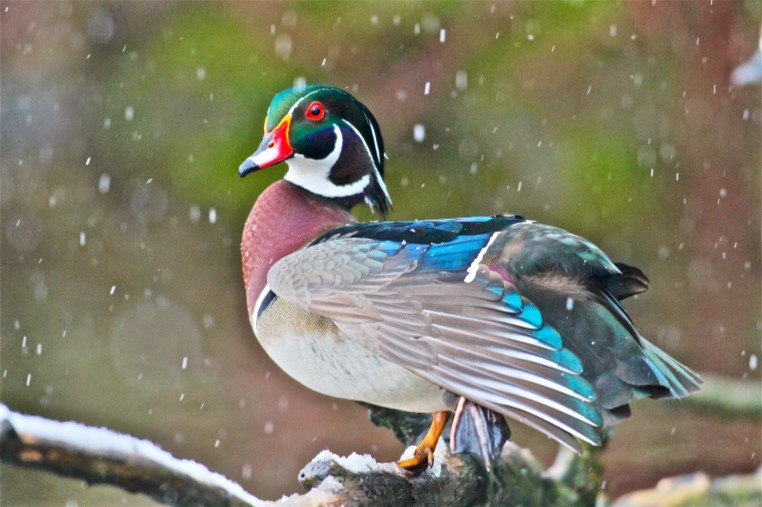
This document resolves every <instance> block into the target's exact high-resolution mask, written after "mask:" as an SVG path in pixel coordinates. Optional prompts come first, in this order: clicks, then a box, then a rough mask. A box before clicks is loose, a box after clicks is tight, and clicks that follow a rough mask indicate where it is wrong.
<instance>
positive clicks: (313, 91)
mask: <svg viewBox="0 0 762 507" xmlns="http://www.w3.org/2000/svg"><path fill="white" fill-rule="evenodd" d="M323 90H325V88H318V89H317V90H312V91H311V92H309V93H308V94H307V95H305V96H304V97H302V98H301V99H299V100H297V101H296V102H294V105H293V106H291V109H289V110H288V114H290V115H291V117H292V118H293V117H294V109H296V108H297V106H298V105H299V104H301V103H302V101H303V100H304V99H306V98H307V97H309V96H310V95H314V94H316V93H317V92H319V91H323Z"/></svg>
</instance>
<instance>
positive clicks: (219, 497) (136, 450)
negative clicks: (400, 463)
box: [0, 405, 600, 507]
mask: <svg viewBox="0 0 762 507" xmlns="http://www.w3.org/2000/svg"><path fill="white" fill-rule="evenodd" d="M387 416H389V417H391V414H387ZM389 420H391V419H389ZM414 427H415V424H412V423H411V426H410V428H411V430H410V431H412V428H414ZM411 450H412V448H410V449H408V452H410V451H411ZM435 456H436V459H435V462H434V466H433V467H431V468H430V469H429V470H427V471H426V472H424V473H423V474H421V475H419V476H417V477H413V476H410V475H408V474H406V473H405V472H403V471H402V470H401V469H400V468H398V467H397V466H396V465H394V464H391V463H385V464H379V463H377V462H376V461H375V460H373V459H372V458H371V457H369V456H367V455H366V456H359V455H357V454H352V455H351V456H349V457H346V458H344V457H340V456H336V455H335V454H333V453H330V452H328V451H323V452H321V453H320V454H318V455H317V456H316V457H315V458H314V459H313V460H312V461H311V462H310V463H308V464H307V466H306V467H304V469H303V470H302V471H301V473H300V474H299V480H300V481H301V483H302V485H304V487H305V488H306V489H309V491H308V492H307V493H305V494H303V495H292V496H290V497H287V498H284V499H281V500H278V501H276V502H268V501H264V500H261V499H259V498H257V497H255V496H253V495H251V494H250V493H248V492H246V491H245V490H244V489H243V487H241V486H240V485H239V484H237V483H235V482H233V481H231V480H229V479H227V478H225V477H223V476H222V475H220V474H217V473H214V472H211V471H209V470H208V469H207V468H206V467H204V466H203V465H201V464H199V463H196V462H193V461H189V460H180V459H177V458H175V457H173V456H171V455H170V454H169V453H167V452H166V451H164V450H162V449H160V448H159V447H158V446H156V445H155V444H153V443H151V442H148V441H146V440H140V439H137V438H135V437H131V436H129V435H124V434H120V433H116V432H114V431H111V430H108V429H106V428H94V427H91V426H85V425H83V424H79V423H74V422H59V421H52V420H49V419H45V418H42V417H36V416H29V415H24V414H19V413H16V412H13V411H11V410H9V409H8V408H7V407H6V406H5V405H0V459H2V461H5V462H8V463H12V464H15V465H18V466H22V467H30V468H36V469H41V470H46V471H49V472H54V473H57V474H60V475H64V476H68V477H74V478H78V479H81V480H84V481H86V482H87V483H89V484H110V485H113V486H117V487H119V488H122V489H124V490H127V491H130V492H133V493H142V494H145V495H147V496H150V497H151V498H153V499H155V500H157V501H159V502H162V503H165V504H169V505H176V506H187V505H230V506H243V505H255V506H262V505H264V506H268V505H278V506H289V507H290V506H302V505H356V506H363V505H405V504H413V503H414V504H416V505H423V506H426V505H437V506H448V505H457V506H468V505H483V504H485V503H487V502H490V503H493V504H494V503H497V504H501V505H526V506H532V505H559V504H563V505H587V504H590V503H591V502H590V500H591V499H592V500H593V501H594V498H595V492H597V491H598V485H599V481H600V474H599V473H594V474H590V473H589V472H588V470H589V469H590V467H589V466H588V465H584V466H582V467H581V468H580V470H584V471H585V473H584V474H582V475H583V477H582V481H581V483H584V488H579V487H575V486H574V483H577V484H580V482H578V478H577V475H575V474H571V475H569V476H568V477H566V478H562V479H560V480H558V479H556V478H552V477H551V476H550V475H549V474H547V473H545V472H544V471H543V467H542V466H541V465H540V464H539V463H538V462H537V461H536V460H535V459H534V458H533V457H532V456H531V454H529V453H528V451H525V450H522V449H520V448H518V447H516V446H515V445H513V444H511V443H509V444H508V445H506V450H505V451H504V453H503V456H502V457H501V459H499V460H497V461H496V462H495V463H494V464H493V466H494V469H493V471H492V472H491V473H488V472H487V471H486V470H485V469H484V467H483V466H482V465H481V463H480V462H479V461H478V460H477V459H476V458H473V457H471V456H467V455H453V454H451V453H450V452H449V450H448V449H447V446H446V445H444V444H443V443H442V442H440V445H439V446H438V447H437V450H436V454H435ZM582 459H592V458H590V457H589V456H587V457H585V458H582ZM575 462H576V461H575ZM569 470H573V467H570V468H569ZM591 475H592V478H591ZM570 477H572V478H573V480H570V479H569V478H570ZM588 491H589V492H591V493H592V495H593V496H592V497H590V496H589V492H588Z"/></svg>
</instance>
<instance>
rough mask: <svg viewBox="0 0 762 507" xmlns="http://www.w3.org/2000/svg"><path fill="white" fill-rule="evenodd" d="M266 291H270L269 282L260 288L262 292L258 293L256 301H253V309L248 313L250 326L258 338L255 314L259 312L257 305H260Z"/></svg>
mask: <svg viewBox="0 0 762 507" xmlns="http://www.w3.org/2000/svg"><path fill="white" fill-rule="evenodd" d="M268 292H270V285H269V284H267V285H265V288H264V289H262V292H260V293H259V296H258V297H257V302H256V303H254V310H253V311H252V312H251V315H249V320H250V321H251V327H252V328H254V334H255V335H257V338H259V332H257V315H258V314H259V307H260V306H262V302H263V301H264V300H265V296H266V295H267V293H268Z"/></svg>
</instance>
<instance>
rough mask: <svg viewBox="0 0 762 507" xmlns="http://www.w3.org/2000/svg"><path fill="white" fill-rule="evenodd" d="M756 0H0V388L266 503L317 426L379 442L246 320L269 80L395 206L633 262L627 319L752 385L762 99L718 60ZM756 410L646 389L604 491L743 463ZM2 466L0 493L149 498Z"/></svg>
mask: <svg viewBox="0 0 762 507" xmlns="http://www.w3.org/2000/svg"><path fill="white" fill-rule="evenodd" d="M761 5H762V4H760V3H759V2H756V1H749V2H710V1H704V2H699V1H695V2H657V3H655V5H652V3H651V2H632V3H628V2H621V3H620V2H598V1H583V0H576V1H547V2H330V3H324V2H308V3H296V2H278V3H271V2H229V3H228V2H226V3H223V2H206V3H201V2H193V3H175V2H73V3H72V2H7V1H6V2H0V21H1V22H2V35H1V37H2V47H1V51H2V53H1V56H2V62H1V63H2V69H1V70H2V74H1V79H2V82H1V83H0V93H1V97H0V98H1V101H0V106H1V107H2V110H1V112H2V131H1V134H2V138H1V140H2V146H1V147H0V155H1V156H2V163H1V166H2V167H1V169H2V173H1V175H2V176H1V178H2V182H1V185H2V193H1V194H0V195H1V197H2V216H1V220H2V238H1V241H2V257H1V262H2V264H1V267H2V273H1V279H2V292H1V295H2V307H1V308H0V312H1V313H0V315H1V316H2V319H1V322H2V324H1V328H0V329H1V331H2V348H1V349H0V352H1V353H2V356H1V364H0V370H1V373H2V374H1V377H0V382H1V384H0V385H1V386H2V390H1V391H0V400H1V401H2V402H3V403H5V404H8V405H9V406H10V407H11V408H12V409H13V410H18V411H23V412H27V413H33V414H41V415H44V416H47V417H52V418H57V419H74V420H78V421H82V422H85V423H88V424H93V425H99V426H108V427H110V428H114V429H116V430H119V431H123V432H127V433H130V434H133V435H136V436H139V437H142V438H148V439H151V440H153V441H155V442H157V443H158V444H160V445H161V446H162V447H164V448H165V449H167V450H169V451H170V452H172V453H173V454H175V455H176V456H179V457H183V458H189V459H194V460H197V461H200V462H202V463H204V464H205V465H207V466H208V467H210V468H211V469H213V470H215V471H218V472H221V473H223V474H225V475H227V476H228V477H230V478H232V479H234V480H236V481H240V482H241V483H242V484H243V485H244V487H246V488H247V489H248V490H249V491H251V492H253V493H255V494H257V495H259V496H262V497H266V498H278V497H280V496H281V495H282V494H286V493H292V492H295V491H299V490H300V486H299V485H298V483H297V480H296V476H297V473H298V471H299V469H300V468H301V467H302V466H303V465H304V464H305V463H306V462H307V461H308V460H309V459H310V458H311V457H312V456H314V455H315V454H316V453H317V452H318V451H319V450H321V449H323V448H330V449H331V450H333V451H336V452H340V453H348V452H351V451H357V452H362V453H372V454H373V455H374V456H375V457H377V458H379V459H384V460H392V459H396V458H397V457H398V456H399V454H400V452H401V451H402V448H401V445H400V444H399V443H398V442H396V441H395V439H394V438H393V436H392V435H391V433H390V432H388V431H385V430H382V429H378V428H375V427H373V425H372V424H371V423H370V422H368V421H367V413H366V410H365V409H364V408H362V407H360V406H359V405H356V404H354V403H352V402H348V401H342V400H334V399H329V398H325V397H322V396H320V395H317V394H315V393H312V392H310V391H309V390H307V389H306V388H303V387H301V386H300V385H298V384H296V383H295V382H293V381H291V380H290V379H289V378H287V377H286V376H285V375H284V374H283V373H281V372H280V371H279V370H278V369H277V367H275V366H274V365H273V364H272V363H271V362H270V360H269V359H268V358H267V357H266V355H265V354H264V353H263V352H262V350H261V349H260V347H259V345H258V344H257V342H256V339H255V338H254V336H253V333H252V331H251V329H250V326H249V323H248V320H247V316H246V308H245V300H244V291H243V284H242V281H241V274H240V273H241V267H240V260H239V245H240V233H241V229H242V227H243V223H244V220H245V218H246V215H247V213H248V211H249V209H250V208H251V205H252V204H253V202H254V200H255V198H256V196H257V195H258V194H259V192H260V191H261V190H262V189H263V188H264V187H265V186H266V185H268V184H269V183H270V182H272V181H274V180H275V179H277V178H280V177H281V176H282V175H283V173H284V168H281V167H277V168H273V169H270V170H268V171H265V172H263V173H261V174H258V175H257V176H256V177H249V178H247V179H245V180H240V179H239V178H238V175H237V167H238V165H239V163H240V162H241V161H242V160H243V159H244V158H245V157H246V156H248V155H250V154H251V153H252V152H253V150H254V149H255V148H256V146H257V145H258V144H259V141H260V138H261V129H262V123H263V120H264V115H265V111H266V109H267V106H268V104H269V102H270V99H271V98H272V96H273V95H274V94H275V93H276V92H278V91H280V90H281V89H283V88H286V87H289V86H292V85H293V84H294V83H298V82H304V81H306V82H325V83H330V84H333V85H337V86H341V87H345V88H347V89H348V90H349V91H350V92H352V93H353V94H355V95H356V96H357V97H358V98H359V99H360V100H361V101H363V102H364V103H365V104H367V105H368V106H369V107H370V108H371V110H372V111H373V112H374V114H375V115H376V117H377V118H378V120H379V123H380V124H381V127H382V129H383V134H384V139H385V142H386V150H387V154H388V157H389V161H388V163H387V184H388V187H389V190H390V192H391V194H392V197H393V199H394V209H393V211H392V213H391V217H390V218H392V219H400V220H401V219H412V218H434V217H445V216H464V215H472V214H493V213H501V212H514V213H520V214H522V215H524V216H526V217H529V218H534V219H537V220H540V221H543V222H546V223H552V224H555V225H559V226H562V227H565V228H567V229H569V230H572V231H573V232H576V233H578V234H581V235H583V236H586V237H588V238H590V239H592V240H593V241H595V242H596V243H598V244H599V245H600V246H601V247H602V248H603V249H604V250H605V251H607V252H608V253H609V254H610V255H611V257H612V258H613V259H614V260H617V261H622V262H627V263H631V264H634V265H636V266H639V267H640V268H641V269H643V270H644V271H645V272H646V274H648V275H649V277H650V278H651V281H652V285H651V290H650V291H649V292H648V293H646V294H645V295H642V296H640V297H638V298H637V300H633V301H628V303H627V308H628V309H629V310H630V311H631V313H632V316H633V318H634V319H635V322H636V323H637V324H638V326H639V328H640V330H641V333H642V334H643V335H644V336H647V337H649V339H651V340H653V341H654V342H655V343H657V344H659V345H660V346H661V347H662V348H664V349H666V350H667V351H668V352H669V353H671V354H672V355H674V356H675V357H677V358H678V359H680V360H681V361H683V362H685V363H687V364H688V365H690V366H692V367H693V368H695V369H697V370H698V371H699V372H702V373H704V374H719V375H723V376H726V377H728V378H731V379H738V380H741V379H745V380H747V381H748V382H749V383H750V384H753V385H756V386H757V387H759V384H760V369H759V365H758V363H759V357H760V335H761V334H762V316H761V315H760V312H761V311H762V310H761V308H762V302H761V296H760V227H761V225H760V218H761V216H762V211H761V210H760V184H761V183H760V172H761V169H762V163H761V162H760V144H761V139H762V129H761V127H760V126H761V125H762V108H761V106H760V88H759V87H758V86H757V87H754V86H752V87H747V88H742V89H735V88H733V87H732V86H731V85H730V84H729V81H728V76H729V74H730V72H731V70H732V69H733V67H734V66H736V65H737V64H739V63H740V62H742V61H744V60H745V59H747V58H748V57H749V56H750V55H751V53H753V51H754V50H755V48H756V45H757V40H758V36H759V29H760V16H762V8H761V7H760V6H761ZM414 132H417V134H418V135H416V136H414ZM421 134H422V135H421ZM358 216H360V217H361V218H363V219H370V218H371V215H370V213H369V212H368V211H367V210H360V211H359V212H358ZM512 428H513V430H514V435H515V438H514V440H515V441H517V443H518V444H519V445H522V446H527V445H529V446H531V447H532V449H533V450H534V452H535V453H536V454H537V455H538V456H539V457H541V458H542V459H544V460H549V459H552V456H553V455H554V453H555V450H556V449H555V446H554V445H553V444H551V443H550V442H548V441H547V440H546V439H545V438H543V437H540V436H538V435H537V434H536V433H533V432H531V431H530V430H526V429H524V428H522V427H521V425H520V424H518V423H516V424H513V425H512ZM761 432H762V429H761V426H760V419H759V417H758V416H752V417H738V416H728V415H723V414H719V413H712V412H711V411H697V410H696V409H695V408H693V407H691V406H690V405H689V404H686V403H667V402H659V403H656V402H641V403H638V404H637V405H636V406H635V407H634V416H633V418H632V419H631V420H630V421H628V422H626V423H625V424H623V425H622V426H620V427H619V428H618V430H617V432H616V434H615V436H614V438H613V440H612V442H611V445H610V447H609V449H608V450H607V451H606V453H605V455H604V462H605V466H606V484H605V490H606V491H607V492H608V493H609V494H610V495H611V496H618V495H620V494H622V493H624V492H626V491H631V490H633V489H636V488H642V487H647V486H652V485H653V484H655V482H656V480H657V479H658V478H660V477H663V476H665V475H669V474H677V473H685V472H690V471H696V470H703V471H706V472H708V473H711V474H720V475H721V474H729V473H740V472H746V471H750V470H754V469H756V468H757V467H758V466H759V464H760V453H761V452H762V445H761V439H762V434H761ZM0 471H1V472H2V476H1V478H0V488H1V489H0V491H2V498H1V500H2V503H3V505H61V504H64V503H66V504H67V505H102V504H121V503H127V504H137V503H146V504H148V503H150V502H149V501H148V500H146V499H144V498H141V497H134V496H131V495H128V494H126V493H122V492H119V491H117V490H113V489H110V488H105V487H96V488H91V489H86V488H84V487H83V485H82V484H81V483H79V482H76V481H71V480H63V479H57V478H54V477H52V476H48V475H44V474H40V473H33V472H28V471H22V470H19V469H15V468H13V467H10V466H7V465H4V466H2V468H0ZM67 502H68V503H67Z"/></svg>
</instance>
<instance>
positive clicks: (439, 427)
mask: <svg viewBox="0 0 762 507" xmlns="http://www.w3.org/2000/svg"><path fill="white" fill-rule="evenodd" d="M449 418H450V412H445V411H443V412H436V413H434V415H433V416H432V417H431V426H430V427H429V431H428V432H427V433H426V436H425V437H423V440H421V443H420V444H418V446H417V447H416V448H415V453H413V457H412V458H409V459H404V460H400V461H398V462H397V466H398V467H400V468H404V469H405V470H408V471H410V472H422V471H423V470H425V469H426V468H428V467H430V466H431V465H433V464H434V449H436V447H437V442H438V441H439V437H440V436H441V435H442V431H444V427H445V425H446V424H447V420H448V419H449ZM424 464H425V465H426V467H425V468H424V467H423V465H424Z"/></svg>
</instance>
